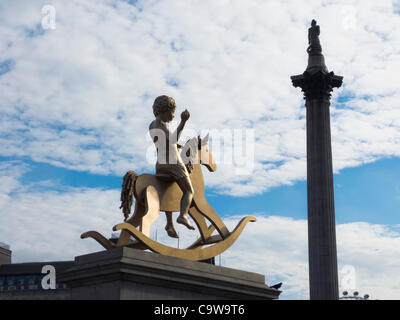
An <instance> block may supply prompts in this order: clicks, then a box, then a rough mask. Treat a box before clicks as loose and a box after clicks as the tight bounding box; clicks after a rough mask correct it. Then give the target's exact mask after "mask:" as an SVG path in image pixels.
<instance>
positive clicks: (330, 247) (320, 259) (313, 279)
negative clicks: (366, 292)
mask: <svg viewBox="0 0 400 320" xmlns="http://www.w3.org/2000/svg"><path fill="white" fill-rule="evenodd" d="M309 45H310V46H309V47H308V49H307V52H308V54H309V59H308V67H307V70H306V71H305V72H304V73H303V74H302V75H298V76H293V77H291V78H292V82H293V86H294V87H300V88H301V89H302V91H303V92H304V97H305V100H306V108H307V198H308V199H307V200H308V202H307V203H308V256H309V277H310V299H311V300H336V299H338V298H339V288H338V270H337V253H336V232H335V206H334V192H333V172H332V147H331V128H330V114H329V106H330V97H331V95H330V93H331V92H332V90H333V88H339V87H340V86H341V85H342V82H343V77H340V76H336V75H335V74H334V73H333V72H328V69H327V67H326V65H325V59H324V56H323V55H322V48H321V45H320V43H319V26H317V25H316V22H315V20H313V23H312V26H311V28H310V29H309Z"/></svg>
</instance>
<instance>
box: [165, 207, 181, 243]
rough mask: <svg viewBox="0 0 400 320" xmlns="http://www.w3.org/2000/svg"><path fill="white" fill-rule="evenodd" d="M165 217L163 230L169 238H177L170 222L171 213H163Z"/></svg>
mask: <svg viewBox="0 0 400 320" xmlns="http://www.w3.org/2000/svg"><path fill="white" fill-rule="evenodd" d="M165 216H166V217H167V225H166V226H165V230H166V231H167V233H168V235H169V236H170V237H171V238H179V236H178V234H177V233H176V230H175V228H174V223H173V222H172V212H171V211H165Z"/></svg>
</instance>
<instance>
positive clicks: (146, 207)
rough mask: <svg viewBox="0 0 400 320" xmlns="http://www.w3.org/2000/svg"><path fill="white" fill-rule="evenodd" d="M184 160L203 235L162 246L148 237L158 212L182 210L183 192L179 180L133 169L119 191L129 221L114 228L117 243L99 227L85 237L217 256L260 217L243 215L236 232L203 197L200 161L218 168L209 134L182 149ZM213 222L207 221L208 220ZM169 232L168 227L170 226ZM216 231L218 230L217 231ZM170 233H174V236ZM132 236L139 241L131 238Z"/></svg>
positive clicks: (193, 212) (108, 244)
mask: <svg viewBox="0 0 400 320" xmlns="http://www.w3.org/2000/svg"><path fill="white" fill-rule="evenodd" d="M181 156H182V158H187V159H188V160H189V165H190V166H191V170H190V180H191V182H192V185H193V189H194V197H193V200H192V203H191V206H190V209H189V215H190V217H191V218H192V219H193V221H194V222H195V224H196V226H197V229H198V231H199V238H198V239H197V240H196V241H195V242H194V243H193V244H192V245H190V246H189V247H187V248H185V249H179V248H174V247H171V246H167V245H164V244H162V243H159V242H157V241H155V240H153V239H151V238H150V228H151V225H152V224H153V223H154V222H155V221H156V220H157V218H158V216H159V214H160V211H163V212H165V213H166V215H167V220H168V217H170V216H171V213H172V212H179V210H180V199H181V197H182V191H181V189H180V188H179V186H178V184H177V183H176V182H173V181H170V180H169V179H168V177H167V176H165V175H162V174H156V175H152V174H141V175H137V174H136V173H135V172H133V171H129V172H127V173H126V175H125V176H124V182H123V188H122V193H121V200H122V202H123V203H122V205H121V207H124V213H125V222H123V223H120V224H118V225H116V226H114V227H113V230H114V231H119V230H121V233H120V236H119V239H118V242H117V243H114V242H112V241H110V240H108V239H106V238H105V237H104V236H102V235H101V234H100V233H98V232H96V231H88V232H85V233H83V234H82V235H81V238H82V239H84V238H93V239H95V240H96V241H97V242H98V243H99V244H101V245H102V246H103V247H104V248H105V249H112V248H115V247H121V246H126V247H130V248H135V249H140V250H147V249H148V250H151V251H153V252H156V253H159V254H162V255H166V256H172V257H177V258H182V259H187V260H193V261H199V260H205V259H209V258H212V257H215V256H217V255H219V254H221V253H222V252H224V251H225V250H226V249H228V248H229V247H230V246H232V244H233V243H234V242H235V241H236V240H237V239H238V237H239V235H240V234H241V233H242V231H243V229H244V228H245V226H246V224H247V223H248V222H254V221H256V218H255V217H252V216H247V217H245V218H243V219H242V220H241V221H240V222H239V223H238V225H237V226H236V227H235V228H234V229H233V231H232V232H230V231H229V230H228V228H227V227H226V225H225V224H224V222H223V221H222V220H221V218H220V217H219V216H218V214H217V212H215V210H214V209H213V207H212V206H211V205H210V204H209V203H208V202H207V200H206V198H205V184H204V177H203V173H202V170H201V165H204V166H205V167H206V168H207V169H208V170H209V171H210V172H215V171H216V164H215V163H214V162H213V158H212V154H211V151H210V148H209V145H208V135H207V136H206V137H205V138H203V139H201V138H200V137H195V138H192V139H190V140H189V141H188V142H187V143H186V144H185V146H184V147H183V148H182V151H181ZM133 197H134V198H135V208H134V212H133V214H132V217H130V218H129V219H128V215H129V211H130V205H131V204H132V199H133ZM208 222H209V224H208ZM167 231H168V230H167ZM215 231H216V234H215V235H213V233H214V232H215ZM170 236H171V234H170ZM131 237H133V238H134V239H135V240H132V239H131Z"/></svg>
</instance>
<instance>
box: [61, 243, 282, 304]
mask: <svg viewBox="0 0 400 320" xmlns="http://www.w3.org/2000/svg"><path fill="white" fill-rule="evenodd" d="M58 279H59V281H61V282H63V283H66V284H67V285H68V286H69V288H70V289H71V298H72V299H73V300H80V299H95V300H98V299H110V300H129V299H133V300H199V299H202V300H209V299H265V300H269V299H277V298H278V297H279V294H280V293H281V291H279V290H276V289H273V288H270V287H269V286H267V285H266V284H265V277H264V275H261V274H257V273H252V272H246V271H241V270H234V269H230V268H225V267H218V266H214V265H210V264H206V263H202V262H194V261H189V260H183V259H178V258H173V257H167V256H162V255H159V254H156V253H152V252H145V251H141V250H136V249H131V248H123V247H120V248H115V249H112V250H107V251H102V252H97V253H92V254H88V255H83V256H78V257H76V258H75V263H74V266H73V267H72V268H70V269H68V270H67V271H66V272H64V273H63V274H60V275H58Z"/></svg>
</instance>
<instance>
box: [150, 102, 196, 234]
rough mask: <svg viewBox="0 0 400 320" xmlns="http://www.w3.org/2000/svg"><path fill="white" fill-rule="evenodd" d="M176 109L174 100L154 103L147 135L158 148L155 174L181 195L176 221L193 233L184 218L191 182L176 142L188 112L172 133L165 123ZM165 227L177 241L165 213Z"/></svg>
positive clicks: (184, 113)
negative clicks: (163, 175) (177, 188)
mask: <svg viewBox="0 0 400 320" xmlns="http://www.w3.org/2000/svg"><path fill="white" fill-rule="evenodd" d="M175 110H176V103H175V100H174V99H173V98H171V97H168V96H159V97H157V98H156V99H155V101H154V104H153V113H154V116H155V117H156V119H155V120H154V121H153V122H152V123H151V124H150V126H149V132H150V136H151V138H152V140H153V142H154V143H155V145H156V148H157V163H156V174H158V173H162V174H166V175H168V176H169V177H170V178H171V180H172V181H176V183H177V184H178V186H179V187H180V189H181V190H182V192H183V196H182V199H181V204H180V215H179V217H178V218H177V219H176V222H178V223H180V224H183V225H185V226H186V227H187V228H188V229H190V230H194V227H193V226H192V225H191V224H190V222H189V219H188V217H187V214H188V211H189V208H190V205H191V203H192V199H193V194H194V190H193V186H192V182H191V181H190V177H189V172H188V171H187V169H186V166H185V164H184V163H183V160H182V158H181V155H180V154H179V152H178V140H179V137H180V134H181V132H182V130H183V128H184V127H185V124H186V121H187V120H188V119H189V117H190V113H189V111H187V110H185V111H183V112H182V113H181V122H180V123H179V125H178V127H177V129H176V132H174V133H173V134H171V133H170V132H169V130H168V127H167V123H168V122H170V121H172V119H173V118H174V113H175ZM166 215H167V226H166V227H165V229H166V231H167V232H168V235H169V236H171V237H174V238H177V237H178V235H177V234H176V231H175V229H174V227H173V224H172V213H171V212H166Z"/></svg>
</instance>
